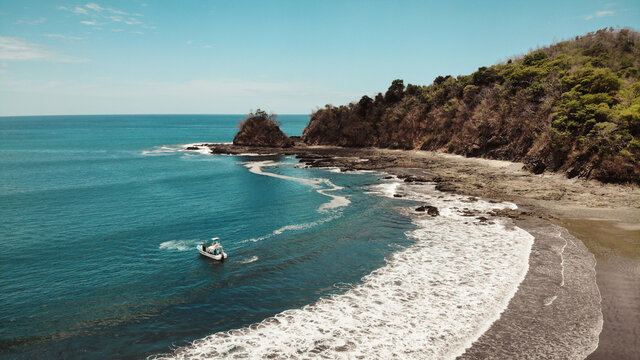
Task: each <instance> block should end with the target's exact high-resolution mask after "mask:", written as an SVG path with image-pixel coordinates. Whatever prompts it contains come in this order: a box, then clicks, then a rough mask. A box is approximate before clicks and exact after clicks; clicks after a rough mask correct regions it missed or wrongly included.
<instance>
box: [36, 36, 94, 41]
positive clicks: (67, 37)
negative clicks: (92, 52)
mask: <svg viewBox="0 0 640 360" xmlns="http://www.w3.org/2000/svg"><path fill="white" fill-rule="evenodd" d="M42 36H44V37H48V38H56V39H62V40H73V41H78V40H84V39H86V37H83V36H69V35H62V34H42Z"/></svg>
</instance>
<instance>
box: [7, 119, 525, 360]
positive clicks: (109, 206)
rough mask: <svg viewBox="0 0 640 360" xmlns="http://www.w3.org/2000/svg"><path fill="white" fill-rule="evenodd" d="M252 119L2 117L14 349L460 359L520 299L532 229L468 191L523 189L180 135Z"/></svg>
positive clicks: (288, 127)
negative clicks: (331, 164) (402, 174)
mask: <svg viewBox="0 0 640 360" xmlns="http://www.w3.org/2000/svg"><path fill="white" fill-rule="evenodd" d="M242 118H243V116H242V115H119V116H50V117H4V118H0V172H1V174H0V175H1V176H0V197H1V201H0V217H1V218H2V223H1V224H0V246H1V249H2V251H1V253H0V254H1V257H0V274H2V275H1V276H0V293H1V294H2V296H0V309H1V310H0V323H2V324H3V325H2V326H1V327H0V358H7V359H34V358H43V359H45V358H46V359H49V358H65V359H79V358H92V359H114V358H119V359H140V358H145V357H169V358H173V357H179V358H201V357H214V358H236V357H237V358H255V357H261V356H273V357H275V358H282V357H290V358H308V357H312V356H315V355H321V356H325V357H329V358H354V357H358V356H360V357H363V358H389V357H390V356H400V357H401V358H416V359H424V358H434V359H435V358H453V357H455V356H456V355H458V354H460V353H461V352H463V351H464V349H465V348H466V347H468V346H469V345H470V344H471V343H472V342H473V340H475V339H477V338H478V337H479V336H480V335H481V334H482V333H483V332H484V331H485V330H486V329H487V328H488V326H489V325H490V324H491V323H492V322H493V321H495V320H496V319H497V318H498V317H499V316H500V313H501V312H502V311H503V310H504V308H506V306H507V304H508V302H509V299H510V298H511V297H512V296H513V294H514V293H515V291H516V289H517V286H518V284H519V283H520V282H521V281H522V279H523V278H524V276H525V274H526V272H527V269H528V255H529V252H530V251H531V244H532V240H533V238H532V237H531V236H530V235H529V234H527V233H526V232H524V231H523V230H521V229H518V228H515V227H512V226H508V224H506V223H502V222H500V221H496V222H495V223H491V224H489V225H485V226H478V224H477V223H475V224H474V223H473V221H469V220H468V219H467V218H465V217H464V216H462V215H460V211H458V210H460V209H463V208H466V209H472V210H474V211H477V212H478V213H479V214H482V213H486V212H489V211H491V210H492V209H496V208H515V205H513V204H509V203H501V204H494V203H488V202H484V201H482V200H479V201H474V202H473V203H471V202H470V201H469V200H468V199H467V198H465V197H462V196H457V195H445V194H442V193H439V192H437V191H436V190H435V189H433V190H432V192H431V193H428V194H427V195H425V193H424V192H421V193H412V192H411V188H410V187H407V186H405V185H403V184H402V182H401V181H400V180H398V179H382V178H383V177H384V175H385V174H381V173H377V172H349V173H342V172H340V171H338V170H337V169H310V168H303V167H301V166H300V164H299V163H298V161H297V160H296V159H295V158H294V157H292V156H275V155H274V156H255V155H254V154H246V156H223V155H209V154H206V153H204V152H194V151H183V149H184V148H185V147H186V145H187V144H195V143H202V142H230V141H232V139H233V136H234V134H235V132H236V131H237V129H236V127H235V126H236V124H237V123H238V121H239V120H241V119H242ZM279 120H281V121H282V126H281V128H282V129H283V131H284V132H285V133H287V134H288V135H300V134H301V133H302V130H303V129H304V127H305V126H306V124H307V123H308V120H309V116H308V115H282V116H280V117H279ZM399 191H402V192H403V193H404V195H405V196H404V197H403V198H396V197H394V196H393V195H394V194H396V193H397V192H399ZM425 202H428V203H430V204H433V205H436V206H437V207H438V208H439V209H440V216H438V217H436V218H431V217H427V218H425V217H422V218H416V217H415V216H413V214H412V211H411V209H412V208H413V207H415V206H416V205H418V204H422V203H425ZM211 237H220V239H221V240H222V244H223V245H224V247H225V251H226V252H227V253H228V255H229V258H228V259H227V261H225V262H223V263H219V262H214V261H211V260H209V259H206V258H203V257H201V256H200V255H199V254H198V252H197V250H196V245H197V244H199V243H202V242H205V241H207V240H209V239H210V238H211Z"/></svg>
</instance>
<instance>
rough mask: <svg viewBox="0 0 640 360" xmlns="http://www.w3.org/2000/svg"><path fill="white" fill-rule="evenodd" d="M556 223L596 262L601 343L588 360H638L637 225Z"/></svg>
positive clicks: (639, 225) (639, 229)
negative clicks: (601, 325) (576, 240)
mask: <svg viewBox="0 0 640 360" xmlns="http://www.w3.org/2000/svg"><path fill="white" fill-rule="evenodd" d="M558 223H559V224H561V225H562V226H564V227H566V228H567V229H568V230H569V232H571V234H573V235H574V236H576V237H578V238H580V239H582V241H583V242H584V244H585V245H586V246H587V248H589V251H591V252H592V253H593V254H595V257H596V259H597V261H598V264H597V266H596V270H597V281H598V286H599V287H600V291H601V292H602V312H603V314H604V327H603V329H602V333H601V335H600V337H601V338H602V339H603V340H604V341H601V343H600V346H598V348H597V349H596V351H595V352H594V353H593V354H591V355H590V356H589V357H588V359H590V360H596V359H597V360H599V359H640V222H638V223H636V224H635V225H634V224H630V223H624V222H615V221H607V220H593V219H580V218H566V219H561V220H559V222H558Z"/></svg>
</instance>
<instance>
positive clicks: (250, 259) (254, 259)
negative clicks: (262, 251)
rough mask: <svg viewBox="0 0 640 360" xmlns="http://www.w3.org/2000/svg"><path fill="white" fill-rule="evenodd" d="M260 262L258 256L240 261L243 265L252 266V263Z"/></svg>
mask: <svg viewBox="0 0 640 360" xmlns="http://www.w3.org/2000/svg"><path fill="white" fill-rule="evenodd" d="M256 261H258V257H257V256H252V257H250V258H247V259H244V260H242V261H240V263H241V264H251V263H252V262H256Z"/></svg>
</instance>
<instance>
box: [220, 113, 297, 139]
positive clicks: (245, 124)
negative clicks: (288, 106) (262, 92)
mask: <svg viewBox="0 0 640 360" xmlns="http://www.w3.org/2000/svg"><path fill="white" fill-rule="evenodd" d="M279 126H280V122H279V121H278V120H277V119H276V115H275V114H271V115H269V114H267V113H266V112H265V111H263V110H260V109H258V110H256V112H255V113H250V114H249V115H247V117H246V119H245V120H244V121H241V122H240V123H239V124H238V128H239V129H240V130H239V131H238V133H237V134H236V136H235V137H234V138H233V144H234V145H238V146H266V147H281V148H286V147H291V146H293V140H291V139H290V138H289V137H288V136H287V135H286V134H285V133H283V132H282V130H280V127H279Z"/></svg>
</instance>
